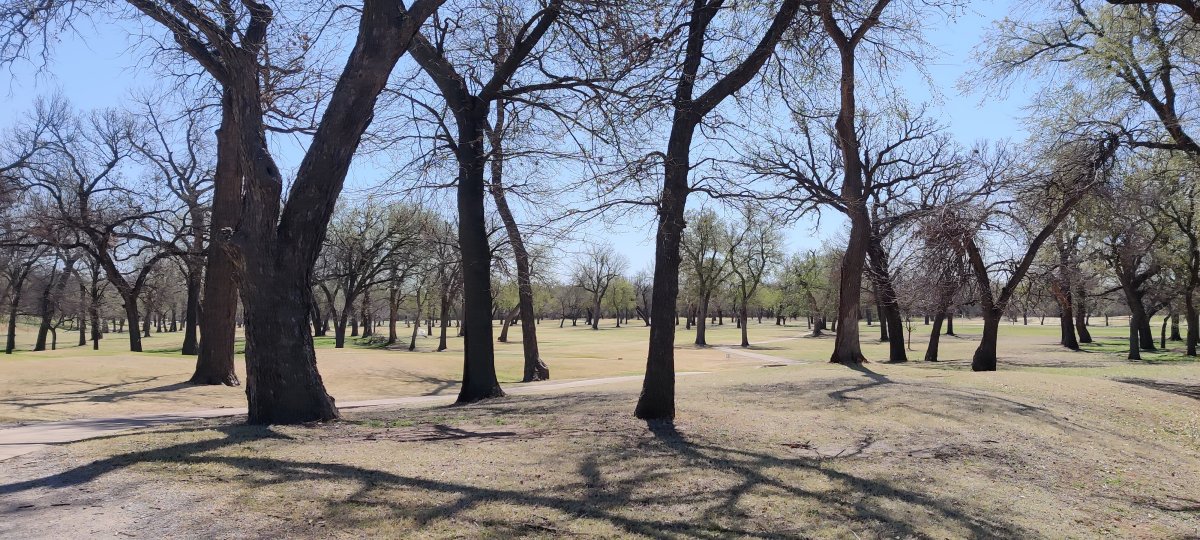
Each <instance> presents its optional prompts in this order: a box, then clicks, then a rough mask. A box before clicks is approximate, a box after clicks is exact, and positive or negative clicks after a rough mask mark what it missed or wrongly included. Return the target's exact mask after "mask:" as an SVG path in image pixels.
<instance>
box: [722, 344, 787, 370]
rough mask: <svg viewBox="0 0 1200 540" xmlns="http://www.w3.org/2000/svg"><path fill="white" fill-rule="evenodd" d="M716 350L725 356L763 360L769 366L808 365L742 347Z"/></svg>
mask: <svg viewBox="0 0 1200 540" xmlns="http://www.w3.org/2000/svg"><path fill="white" fill-rule="evenodd" d="M789 339H795V338H789ZM772 341H786V340H783V339H776V340H772ZM759 343H767V342H766V341H761V342H759ZM716 349H717V350H718V351H721V352H723V353H725V354H732V355H737V356H741V357H745V358H752V359H754V360H762V361H763V362H768V364H769V365H785V366H799V365H802V364H807V363H808V362H802V361H800V360H792V359H790V358H783V357H781V356H771V355H769V354H762V353H756V352H754V351H747V350H746V349H743V348H741V347H717V348H716Z"/></svg>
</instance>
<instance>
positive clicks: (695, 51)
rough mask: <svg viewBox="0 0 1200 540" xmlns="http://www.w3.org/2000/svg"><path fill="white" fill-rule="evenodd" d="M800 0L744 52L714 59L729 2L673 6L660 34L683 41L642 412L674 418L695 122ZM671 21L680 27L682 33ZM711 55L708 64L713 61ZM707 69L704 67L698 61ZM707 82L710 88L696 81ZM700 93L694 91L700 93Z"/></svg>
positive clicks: (745, 80) (740, 82)
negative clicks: (666, 26)
mask: <svg viewBox="0 0 1200 540" xmlns="http://www.w3.org/2000/svg"><path fill="white" fill-rule="evenodd" d="M801 4H802V2H801V1H800V0H784V1H783V2H782V3H781V4H780V7H779V10H778V11H776V12H775V13H774V15H773V16H772V17H771V19H770V24H768V25H766V29H765V30H764V31H763V33H762V37H761V38H760V39H759V40H758V42H757V43H756V44H754V45H753V46H752V48H751V49H750V51H749V53H747V54H746V56H745V57H743V58H741V59H740V60H738V59H733V58H727V57H726V58H721V59H716V57H714V56H713V55H714V54H715V53H714V49H719V48H720V44H719V43H715V44H714V43H713V42H719V41H720V38H719V37H716V36H715V35H714V34H713V32H721V31H723V30H725V29H724V28H722V27H721V25H720V24H717V25H714V24H713V21H714V20H716V19H717V16H718V15H720V13H721V11H722V10H724V9H730V8H729V7H728V6H725V2H723V1H722V0H710V1H708V2H705V1H703V0H696V1H693V2H691V3H690V5H686V7H684V8H683V9H678V8H673V9H671V16H672V17H681V19H680V20H678V21H677V22H674V23H673V24H672V25H671V30H670V31H669V33H668V34H667V35H665V36H662V37H661V38H659V39H660V40H661V41H662V42H663V43H665V44H666V45H669V46H673V45H676V44H681V45H682V47H681V49H682V50H681V52H679V53H678V54H679V57H678V58H677V60H676V64H677V65H678V66H679V67H678V72H675V71H674V68H672V73H673V78H671V80H670V81H669V84H670V85H673V96H672V98H671V101H670V103H671V106H670V108H669V112H670V114H671V122H670V126H671V132H670V136H669V139H668V141H667V146H666V150H665V152H662V153H661V154H660V157H661V159H662V168H663V184H662V191H661V193H660V195H659V198H658V229H657V232H656V233H655V241H654V299H653V306H652V308H651V312H652V313H653V317H652V318H651V319H650V346H649V351H648V352H647V356H646V377H645V380H644V381H643V383H642V393H641V396H640V397H639V399H638V404H637V408H636V410H635V414H636V415H637V417H638V418H642V419H646V420H671V419H673V418H675V320H676V314H677V306H676V303H677V300H678V298H679V267H680V264H681V262H682V260H681V258H680V242H681V241H682V237H683V230H684V227H685V226H686V224H687V221H686V219H685V218H684V215H685V211H686V208H687V197H688V194H689V193H690V192H691V185H690V183H689V173H690V172H691V169H692V165H693V164H692V159H691V153H692V142H693V139H694V137H695V134H696V129H697V128H698V127H700V125H701V124H702V123H703V122H704V120H705V118H706V117H707V116H708V115H709V114H710V113H712V112H713V110H714V109H716V108H717V107H718V106H719V105H720V104H721V103H722V102H723V101H725V100H726V99H727V98H729V97H730V96H732V95H734V94H735V93H737V92H738V91H739V90H741V89H742V88H743V87H744V86H746V85H747V84H749V83H750V81H751V80H752V79H754V77H755V76H756V75H757V74H758V72H759V70H760V69H762V67H763V65H764V64H766V62H767V60H768V59H769V58H770V57H771V56H772V54H773V53H774V51H775V46H776V44H778V43H779V41H780V40H781V39H783V37H784V34H785V33H786V32H787V30H788V28H789V27H790V26H791V24H792V21H793V19H795V17H796V13H797V12H798V11H799V10H800V6H801ZM676 29H682V30H683V32H682V35H679V34H678V33H677V31H676ZM710 62H711V64H710ZM702 66H705V69H704V70H703V71H701V67H702ZM702 82H709V83H710V86H709V87H708V89H707V90H701V89H699V88H697V85H698V84H702ZM697 94H698V95H697Z"/></svg>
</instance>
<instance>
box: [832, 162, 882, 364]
mask: <svg viewBox="0 0 1200 540" xmlns="http://www.w3.org/2000/svg"><path fill="white" fill-rule="evenodd" d="M860 181H861V179H860ZM859 189H860V190H861V187H860V188H859ZM849 214H850V241H849V242H848V243H847V244H846V252H845V254H844V255H843V256H842V264H841V269H840V274H839V275H840V278H841V284H840V286H839V287H838V315H837V325H838V326H837V329H836V334H835V335H834V342H833V354H832V355H831V356H830V358H829V361H830V362H833V363H836V364H849V365H857V364H861V363H863V362H866V361H867V358H866V357H865V356H863V354H862V348H861V344H860V343H859V341H858V304H859V299H860V294H861V291H862V276H863V268H864V266H865V264H866V259H867V241H868V239H867V237H868V235H869V234H870V230H871V226H870V223H869V221H868V217H867V214H866V208H865V206H863V204H862V203H861V202H859V203H857V204H855V205H852V207H851V208H850V211H849ZM880 327H881V328H883V327H886V325H880Z"/></svg>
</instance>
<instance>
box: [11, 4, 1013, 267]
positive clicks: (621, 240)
mask: <svg viewBox="0 0 1200 540" xmlns="http://www.w3.org/2000/svg"><path fill="white" fill-rule="evenodd" d="M1017 4H1018V2H1012V1H991V2H989V1H974V2H970V3H969V4H968V5H967V7H966V9H965V11H964V12H963V13H961V14H959V15H958V16H957V17H955V18H954V19H953V20H949V21H942V24H938V25H937V27H935V28H931V30H930V32H929V33H928V34H927V38H928V40H929V41H930V43H931V44H932V45H933V46H934V47H936V48H937V49H938V50H940V51H941V55H940V58H938V59H937V60H936V61H934V62H932V63H930V64H928V65H927V66H926V69H927V71H928V73H929V75H930V77H931V79H932V83H933V86H934V87H936V88H937V89H938V90H939V92H938V93H940V98H939V99H934V97H933V94H932V93H931V92H930V91H929V87H928V85H927V83H926V81H925V80H924V79H922V78H921V77H919V76H917V74H916V73H915V72H911V71H910V72H908V73H905V74H903V75H902V76H901V77H900V79H899V81H900V82H899V84H898V87H900V88H902V90H903V92H904V93H905V97H906V98H907V99H908V100H909V101H910V102H913V103H923V102H925V103H928V104H929V106H930V113H931V114H932V115H934V116H935V117H938V118H939V119H940V120H941V121H942V122H943V123H944V124H945V125H946V126H947V128H948V130H949V131H950V133H951V134H952V135H953V136H954V137H955V138H956V139H957V140H958V141H959V142H960V143H961V144H963V145H964V146H970V145H972V144H973V143H975V142H977V141H980V140H996V139H1003V138H1012V139H1023V138H1024V137H1025V133H1024V130H1023V127H1022V124H1021V116H1022V114H1023V113H1022V107H1023V106H1024V105H1025V104H1026V103H1027V101H1028V98H1027V95H1026V92H1025V91H1024V89H1021V88H1016V89H1014V90H1013V91H1011V92H1009V94H1008V95H1007V96H1006V97H1004V98H997V97H993V96H985V95H983V94H979V93H972V94H965V95H964V94H961V93H960V92H959V90H958V83H959V80H960V79H961V78H962V77H963V76H964V75H965V74H966V73H968V72H969V71H970V70H971V69H972V68H973V66H974V64H973V63H972V58H971V53H972V50H973V49H974V48H975V46H976V45H977V44H978V43H979V42H980V41H981V38H982V37H983V35H984V34H985V33H986V32H987V31H988V30H989V29H990V28H991V27H992V24H993V21H995V20H997V19H1000V18H1003V17H1004V15H1005V14H1006V13H1007V12H1008V11H1009V10H1010V9H1012V8H1014V7H1015V6H1016V5H1017ZM931 26H933V25H931ZM57 38H58V41H57V43H56V45H55V53H54V56H53V58H52V60H51V62H50V63H49V64H48V65H46V66H45V67H44V68H39V67H38V66H33V65H28V64H25V65H17V66H13V67H11V68H9V69H8V73H9V74H10V75H11V78H9V80H8V81H7V84H5V85H4V86H0V98H2V99H3V101H4V102H6V103H7V106H6V107H3V109H0V127H7V126H11V125H12V124H13V123H14V122H15V121H16V118H17V117H18V115H20V114H22V113H23V111H25V110H28V109H29V108H31V107H32V104H33V101H34V100H35V99H36V98H37V97H38V96H42V95H48V94H53V93H55V92H59V93H61V94H63V95H64V96H65V97H66V98H67V99H69V100H70V101H71V103H72V104H73V105H74V106H75V107H76V108H77V109H82V110H88V109H94V108H103V107H119V106H122V105H123V104H124V103H126V102H127V98H128V97H129V95H130V93H131V92H135V91H138V90H142V89H146V88H151V87H154V86H155V84H156V81H157V80H158V77H159V74H157V73H154V72H153V70H154V69H155V68H154V64H152V63H149V62H139V58H138V53H136V52H135V51H136V49H135V47H134V43H133V40H132V39H131V38H130V37H129V35H128V33H127V31H126V30H125V29H124V28H122V27H119V26H116V25H113V24H110V23H107V22H104V21H99V22H93V23H91V24H87V25H84V26H81V27H80V28H79V33H78V35H74V34H66V35H61V36H57ZM281 150H282V152H280V153H281V154H283V155H282V156H281V161H286V160H287V159H288V157H287V156H288V155H294V156H296V158H297V159H298V156H299V155H300V152H299V150H298V149H297V148H283V149H281ZM359 165H360V166H358V167H355V169H353V170H352V172H351V177H350V178H349V179H348V181H347V188H348V189H351V190H353V189H354V187H356V186H363V185H365V184H366V183H369V182H370V181H373V179H375V178H381V177H385V176H387V174H388V173H387V171H376V170H371V167H372V166H373V165H372V164H371V162H369V161H363V162H361V163H360V164H359ZM286 168H287V167H286V165H285V170H286ZM697 204H703V201H690V202H689V206H695V205H697ZM644 215H645V219H635V220H625V221H624V222H622V223H619V224H613V225H604V226H603V228H602V230H601V231H600V232H602V233H603V234H601V235H592V236H595V237H598V238H600V239H602V240H604V241H608V242H611V243H613V244H614V245H615V246H617V248H618V249H619V250H620V251H621V252H622V253H624V254H625V255H626V256H627V257H628V258H629V262H630V266H629V268H630V271H631V272H637V271H639V270H641V269H644V268H648V267H649V266H650V263H651V261H653V257H654V245H653V244H654V242H653V237H654V220H653V218H652V216H651V215H649V214H644ZM843 227H844V220H842V219H840V218H839V216H836V215H834V213H830V212H826V213H825V214H824V215H823V216H822V218H821V221H820V226H819V227H817V226H816V223H815V222H814V221H813V220H812V219H805V220H803V221H801V222H798V223H795V224H793V225H792V226H791V227H789V230H788V231H787V232H786V233H785V234H784V237H785V241H786V249H787V251H789V252H796V251H801V250H808V249H815V248H818V247H820V245H821V244H822V242H824V241H825V240H827V239H829V238H831V237H833V236H838V235H841V234H842V230H843ZM591 230H593V231H595V230H596V229H591ZM559 247H562V246H559ZM580 250H581V248H579V246H569V247H567V248H565V249H564V251H565V252H571V251H580Z"/></svg>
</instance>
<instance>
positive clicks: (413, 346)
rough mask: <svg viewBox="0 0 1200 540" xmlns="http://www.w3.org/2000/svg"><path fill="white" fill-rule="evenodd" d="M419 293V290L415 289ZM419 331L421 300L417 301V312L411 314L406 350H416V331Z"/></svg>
mask: <svg viewBox="0 0 1200 540" xmlns="http://www.w3.org/2000/svg"><path fill="white" fill-rule="evenodd" d="M417 294H418V295H420V294H421V291H417ZM420 331H421V302H419V301H418V302H417V313H416V315H414V316H413V325H412V337H410V338H409V340H408V350H410V351H415V350H417V333H419V332H420Z"/></svg>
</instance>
